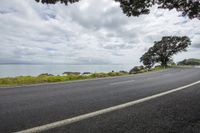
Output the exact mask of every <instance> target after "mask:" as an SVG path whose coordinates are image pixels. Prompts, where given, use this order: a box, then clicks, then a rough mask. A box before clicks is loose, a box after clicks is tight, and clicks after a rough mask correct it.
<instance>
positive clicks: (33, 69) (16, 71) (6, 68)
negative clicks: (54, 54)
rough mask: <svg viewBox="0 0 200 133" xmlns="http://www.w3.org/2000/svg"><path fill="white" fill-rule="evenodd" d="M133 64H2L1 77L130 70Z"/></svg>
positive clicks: (0, 66)
mask: <svg viewBox="0 0 200 133" xmlns="http://www.w3.org/2000/svg"><path fill="white" fill-rule="evenodd" d="M132 66H133V65H0V77H15V76H28V75H30V76H37V75H39V74H41V73H50V74H54V75H62V73H63V72H68V71H70V72H110V71H112V70H114V71H120V70H125V71H129V70H130V69H131V68H132Z"/></svg>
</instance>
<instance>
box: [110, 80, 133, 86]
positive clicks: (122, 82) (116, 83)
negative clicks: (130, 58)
mask: <svg viewBox="0 0 200 133" xmlns="http://www.w3.org/2000/svg"><path fill="white" fill-rule="evenodd" d="M134 81H135V80H127V81H121V82H114V83H110V85H118V84H125V83H130V82H134Z"/></svg>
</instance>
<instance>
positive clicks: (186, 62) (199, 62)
mask: <svg viewBox="0 0 200 133" xmlns="http://www.w3.org/2000/svg"><path fill="white" fill-rule="evenodd" d="M178 65H200V59H185V60H183V61H180V62H178Z"/></svg>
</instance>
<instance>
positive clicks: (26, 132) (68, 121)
mask: <svg viewBox="0 0 200 133" xmlns="http://www.w3.org/2000/svg"><path fill="white" fill-rule="evenodd" d="M198 83H200V80H199V81H197V82H194V83H191V84H188V85H185V86H182V87H178V88H175V89H172V90H169V91H165V92H162V93H159V94H155V95H152V96H148V97H145V98H142V99H139V100H135V101H131V102H127V103H124V104H120V105H117V106H113V107H109V108H105V109H101V110H98V111H95V112H91V113H88V114H83V115H79V116H76V117H72V118H69V119H65V120H61V121H57V122H53V123H50V124H46V125H42V126H38V127H34V128H30V129H26V130H23V131H18V132H15V133H38V132H43V131H47V130H50V129H53V128H57V127H61V126H66V125H69V124H72V123H74V122H78V121H82V120H85V119H89V118H92V117H95V116H98V115H102V114H105V113H109V112H113V111H116V110H120V109H124V108H127V107H130V106H133V105H136V104H139V103H142V102H145V101H149V100H152V99H155V98H158V97H161V96H164V95H167V94H170V93H173V92H176V91H180V90H183V89H186V88H188V87H191V86H193V85H196V84H198Z"/></svg>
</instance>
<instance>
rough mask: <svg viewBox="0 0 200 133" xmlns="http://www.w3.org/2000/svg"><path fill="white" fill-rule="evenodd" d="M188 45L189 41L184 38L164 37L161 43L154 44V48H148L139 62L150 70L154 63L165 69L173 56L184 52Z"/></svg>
mask: <svg viewBox="0 0 200 133" xmlns="http://www.w3.org/2000/svg"><path fill="white" fill-rule="evenodd" d="M189 45H191V41H190V39H189V38H188V37H186V36H183V37H178V36H166V37H163V38H162V40H161V41H156V42H154V46H153V47H150V48H149V50H148V51H147V52H146V53H145V54H144V55H143V56H142V57H141V58H140V61H141V62H143V64H144V65H145V66H146V67H147V68H151V67H152V66H153V65H154V64H155V63H161V66H163V67H166V66H167V64H168V63H169V62H170V61H171V60H172V56H173V55H175V54H177V53H179V52H182V51H186V48H187V47H188V46H189Z"/></svg>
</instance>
